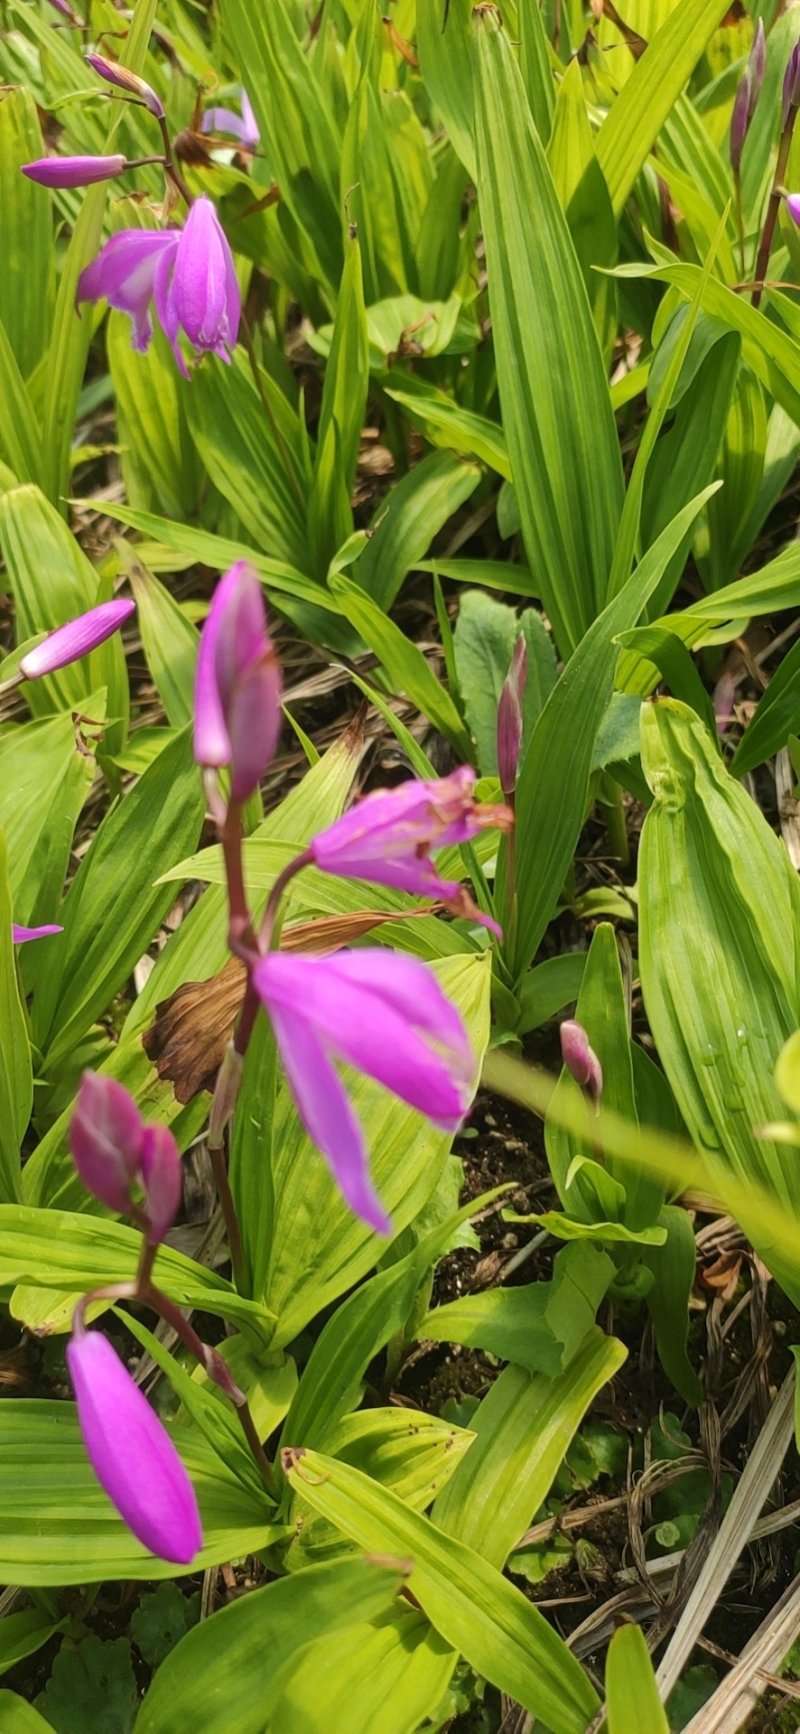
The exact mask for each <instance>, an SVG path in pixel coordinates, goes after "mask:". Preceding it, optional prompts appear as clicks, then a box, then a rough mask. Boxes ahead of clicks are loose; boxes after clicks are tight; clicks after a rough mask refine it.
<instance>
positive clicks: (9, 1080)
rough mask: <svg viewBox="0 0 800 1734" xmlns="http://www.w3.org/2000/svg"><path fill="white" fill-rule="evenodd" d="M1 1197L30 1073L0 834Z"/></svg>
mask: <svg viewBox="0 0 800 1734" xmlns="http://www.w3.org/2000/svg"><path fill="white" fill-rule="evenodd" d="M0 1021H1V1022H2V1029H3V1040H2V1042H0V1198H1V1199H2V1200H3V1201H4V1202H5V1201H10V1200H13V1199H16V1198H19V1197H20V1194H21V1187H20V1145H21V1143H22V1139H23V1137H24V1135H25V1131H26V1129H27V1125H28V1121H29V1119H30V1116H31V1106H32V1103H33V1071H32V1065H31V1049H30V1042H29V1040H28V1027H27V1023H26V1020H25V1012H24V1010H23V1006H22V1002H21V1000H20V993H19V986H18V983H17V967H16V960H15V957H14V946H13V944H12V941H11V895H10V891H9V886H8V870H7V859H6V845H5V838H4V837H3V833H2V831H0Z"/></svg>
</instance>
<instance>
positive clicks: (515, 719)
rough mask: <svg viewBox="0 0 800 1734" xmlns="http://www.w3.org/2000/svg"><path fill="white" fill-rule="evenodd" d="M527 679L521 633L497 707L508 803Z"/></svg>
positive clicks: (501, 771) (503, 786) (500, 758)
mask: <svg viewBox="0 0 800 1734" xmlns="http://www.w3.org/2000/svg"><path fill="white" fill-rule="evenodd" d="M527 675H528V647H527V645H526V643H525V635H524V633H522V632H521V633H520V635H519V638H518V639H517V642H516V644H515V645H514V654H513V656H512V658H511V664H510V667H509V670H508V674H507V675H506V678H505V680H504V682H503V688H502V691H501V693H500V701H499V703H498V706H497V769H498V773H499V776H500V787H501V789H502V791H503V794H504V795H505V797H506V799H507V800H508V799H509V798H510V797H511V796H512V795H513V793H514V790H515V788H516V786H517V771H518V770H519V755H520V751H521V749H522V704H523V700H524V697H525V682H526V679H527Z"/></svg>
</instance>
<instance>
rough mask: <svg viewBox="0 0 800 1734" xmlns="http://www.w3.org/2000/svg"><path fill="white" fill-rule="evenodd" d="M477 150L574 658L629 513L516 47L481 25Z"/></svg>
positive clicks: (512, 357) (546, 541) (539, 506)
mask: <svg viewBox="0 0 800 1734" xmlns="http://www.w3.org/2000/svg"><path fill="white" fill-rule="evenodd" d="M474 28H475V41H474V65H475V136H476V144H477V154H478V191H479V197H480V208H481V219H482V223H483V230H484V239H485V244H486V258H487V264H488V272H489V304H490V307H491V312H492V325H493V332H494V342H495V355H496V363H497V376H498V382H499V386H500V399H501V404H502V409H503V421H504V425H505V431H506V436H507V439H508V448H509V453H510V457H511V466H512V470H513V475H514V482H515V486H516V492H517V496H518V499H519V507H520V516H521V520H522V534H523V540H524V542H525V547H526V551H527V554H528V560H529V563H530V566H531V570H532V571H534V572H535V573H536V577H537V582H538V583H539V586H540V592H541V599H542V602H543V603H544V606H545V608H546V610H547V613H548V614H549V615H550V618H551V620H552V623H553V629H554V632H555V636H556V640H557V642H558V645H559V648H560V649H561V651H562V653H563V654H564V655H568V654H569V652H570V651H571V650H573V649H574V648H575V645H576V644H577V643H578V642H579V641H580V639H581V637H582V636H583V634H584V632H585V631H586V630H587V628H588V627H589V626H590V625H591V623H592V621H593V619H594V618H595V616H596V615H597V614H598V613H599V612H600V609H601V608H602V606H603V602H604V600H605V595H606V585H607V581H608V574H609V571H610V568H611V559H612V554H613V548H614V539H615V535H616V530H617V525H618V522H619V515H620V511H621V506H622V469H621V464H620V458H619V449H618V444H617V438H616V432H615V428H614V418H613V414H612V410H611V400H610V398H609V394H608V386H607V383H606V379H605V373H604V368H603V362H602V358H601V354H600V348H599V345H598V341H597V336H596V333H595V328H594V324H593V321H592V313H591V309H590V306H589V299H588V296H587V293H586V288H585V285H584V281H583V276H582V274H581V270H580V266H579V264H578V260H577V257H576V253H575V248H574V246H573V243H572V239H571V237H570V233H569V229H568V227H567V223H566V219H565V217H564V214H563V211H562V209H561V206H560V204H559V200H558V196H557V193H556V190H555V187H554V185H553V179H552V176H551V173H550V169H549V168H548V164H547V158H546V156H545V153H544V150H543V148H542V145H541V141H540V139H539V135H538V133H537V131H536V128H535V126H534V124H533V121H532V119H531V114H530V109H529V108H528V103H527V98H526V96H525V90H524V87H523V84H522V80H521V77H520V74H519V71H518V68H517V65H516V61H515V59H514V54H513V50H512V48H511V46H510V43H509V41H508V39H507V37H506V35H505V34H504V32H503V30H502V29H501V28H500V26H499V24H498V22H497V20H496V17H495V16H494V15H493V13H492V12H491V11H490V10H486V11H483V10H479V11H478V12H477V13H476V16H475V25H474Z"/></svg>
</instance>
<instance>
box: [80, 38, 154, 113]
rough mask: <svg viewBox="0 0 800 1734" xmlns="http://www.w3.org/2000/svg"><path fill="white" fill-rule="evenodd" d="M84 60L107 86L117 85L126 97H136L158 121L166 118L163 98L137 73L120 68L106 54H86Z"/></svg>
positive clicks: (117, 63)
mask: <svg viewBox="0 0 800 1734" xmlns="http://www.w3.org/2000/svg"><path fill="white" fill-rule="evenodd" d="M84 59H85V60H86V61H87V62H88V64H89V66H91V68H92V71H93V72H96V73H98V75H99V77H100V78H104V79H105V81H106V84H115V85H116V86H117V89H118V90H124V92H125V94H126V96H133V97H135V98H136V100H137V102H141V103H143V104H144V106H145V108H147V109H149V110H150V113H151V114H152V115H154V116H155V118H156V120H163V119H164V118H165V116H164V104H163V102H162V101H161V98H160V97H159V96H156V93H155V91H154V90H153V88H152V86H151V85H149V84H147V83H146V82H145V80H144V79H143V78H139V77H138V76H137V74H136V73H135V72H131V71H129V69H128V67H127V66H120V64H119V61H118V60H109V59H108V57H107V56H106V55H105V54H86V55H84Z"/></svg>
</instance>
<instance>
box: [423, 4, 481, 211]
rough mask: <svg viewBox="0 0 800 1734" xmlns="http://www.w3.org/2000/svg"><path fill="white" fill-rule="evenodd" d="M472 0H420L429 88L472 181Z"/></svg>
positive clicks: (473, 154) (425, 69)
mask: <svg viewBox="0 0 800 1734" xmlns="http://www.w3.org/2000/svg"><path fill="white" fill-rule="evenodd" d="M471 13H472V4H471V0H451V4H450V6H449V7H448V10H447V12H446V14H444V15H443V12H442V7H441V5H440V4H439V0H417V48H418V51H419V59H420V66H421V69H422V76H423V79H424V81H425V85H426V88H427V89H428V91H429V92H430V94H431V96H432V97H433V100H434V102H435V104H436V107H437V109H438V111H439V113H440V115H441V117H442V120H443V121H444V124H445V127H446V129H447V136H448V138H449V139H450V142H451V144H452V146H453V149H454V150H455V151H457V152H458V155H459V157H460V158H461V161H462V163H463V164H464V167H465V169H466V170H467V173H468V175H469V178H470V180H471V181H474V180H475V179H476V164H475V142H474V137H473V125H472V62H471V58H470V40H469V21H470V17H471Z"/></svg>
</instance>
